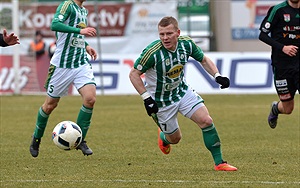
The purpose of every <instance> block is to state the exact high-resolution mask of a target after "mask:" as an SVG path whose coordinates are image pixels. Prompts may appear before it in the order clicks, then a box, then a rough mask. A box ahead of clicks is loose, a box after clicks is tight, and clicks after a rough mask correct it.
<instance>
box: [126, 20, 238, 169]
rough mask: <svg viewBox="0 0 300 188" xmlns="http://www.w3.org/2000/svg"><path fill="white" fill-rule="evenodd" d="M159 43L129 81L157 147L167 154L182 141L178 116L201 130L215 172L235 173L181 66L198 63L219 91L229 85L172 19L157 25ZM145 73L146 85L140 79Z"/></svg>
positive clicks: (146, 53) (137, 64) (139, 61)
mask: <svg viewBox="0 0 300 188" xmlns="http://www.w3.org/2000/svg"><path fill="white" fill-rule="evenodd" d="M158 33H159V38H160V40H156V41H154V42H152V43H151V44H150V45H148V46H147V47H146V48H145V49H144V50H143V52H142V53H141V55H140V57H139V58H138V59H137V60H136V62H135V64H134V67H133V68H132V69H131V71H130V74H129V77H130V81H131V83H132V84H133V86H134V87H135V89H136V90H137V92H138V93H139V94H140V95H141V98H142V99H143V100H144V105H145V108H146V111H147V114H148V115H149V116H152V117H153V119H154V121H155V122H156V123H157V124H158V126H159V129H158V145H159V148H160V150H161V151H162V152H163V153H164V154H169V153H170V150H171V144H177V143H178V142H179V141H180V139H181V131H180V128H179V125H178V120H177V115H178V112H179V113H181V114H183V115H184V116H185V117H187V118H189V119H191V120H192V121H194V122H195V123H196V124H197V125H198V126H199V128H200V129H201V130H202V133H203V138H204V143H205V146H206V148H207V149H208V150H209V151H210V152H211V154H212V157H213V160H214V164H215V166H214V168H215V170H217V171H236V170H237V168H236V167H234V166H232V165H229V164H227V162H225V161H224V160H223V157H222V152H221V143H220V139H219V136H218V133H217V130H216V127H215V125H214V123H213V120H212V118H211V117H210V115H209V112H208V110H207V108H206V106H205V105H204V100H203V99H202V98H201V96H200V95H198V94H197V93H196V92H195V91H194V90H193V89H192V88H191V87H190V86H189V85H188V84H187V83H186V80H185V78H184V66H185V65H186V63H187V62H188V59H189V57H190V56H191V57H193V58H194V59H195V60H197V61H199V62H200V63H201V65H202V66H203V68H204V69H205V70H206V71H207V72H208V73H209V74H210V75H212V76H214V78H215V80H216V82H217V83H219V84H220V85H221V88H222V89H223V88H228V87H229V85H230V81H229V79H228V78H227V77H224V76H221V74H220V73H219V71H218V69H217V67H216V66H215V64H214V63H213V62H212V61H211V60H210V59H209V58H208V57H207V56H205V55H204V53H203V51H202V50H201V49H200V48H199V47H198V46H197V45H196V44H195V43H194V42H193V41H192V39H191V38H190V37H188V36H180V29H179V27H178V22H177V20H176V19H175V18H174V17H164V18H162V19H161V20H160V22H159V23H158ZM144 73H145V83H146V84H145V85H144V82H143V80H142V79H141V75H142V74H144Z"/></svg>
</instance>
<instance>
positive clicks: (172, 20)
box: [158, 16, 179, 30]
mask: <svg viewBox="0 0 300 188" xmlns="http://www.w3.org/2000/svg"><path fill="white" fill-rule="evenodd" d="M171 24H173V25H174V28H175V29H176V30H177V29H179V28H178V21H177V20H176V18H174V17H172V16H165V17H163V18H162V19H161V20H160V21H159V23H158V26H160V27H167V26H168V25H171Z"/></svg>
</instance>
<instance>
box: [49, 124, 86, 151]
mask: <svg viewBox="0 0 300 188" xmlns="http://www.w3.org/2000/svg"><path fill="white" fill-rule="evenodd" d="M52 140H53V142H54V144H55V145H56V146H57V147H58V148H60V149H63V150H72V149H75V148H76V147H77V146H78V145H79V144H80V143H81V141H82V131H81V129H80V127H79V126H78V125H77V124H76V123H74V122H72V121H62V122H60V123H58V124H57V125H56V126H55V128H54V129H53V132H52Z"/></svg>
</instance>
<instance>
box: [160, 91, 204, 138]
mask: <svg viewBox="0 0 300 188" xmlns="http://www.w3.org/2000/svg"><path fill="white" fill-rule="evenodd" d="M202 106H204V100H203V99H202V98H201V96H200V95H198V94H197V93H196V92H195V91H193V90H192V89H190V88H189V89H188V90H187V91H186V93H185V95H184V96H183V97H182V99H181V100H180V101H178V102H176V103H174V104H171V105H169V106H165V107H162V108H160V109H159V111H158V112H157V118H158V123H159V125H160V128H161V130H162V131H163V132H164V133H165V134H172V133H174V132H175V131H177V130H178V127H179V125H178V119H177V114H178V112H179V113H181V114H182V115H184V116H185V117H188V118H191V117H192V115H193V114H194V112H195V111H196V110H198V109H199V108H201V107H202Z"/></svg>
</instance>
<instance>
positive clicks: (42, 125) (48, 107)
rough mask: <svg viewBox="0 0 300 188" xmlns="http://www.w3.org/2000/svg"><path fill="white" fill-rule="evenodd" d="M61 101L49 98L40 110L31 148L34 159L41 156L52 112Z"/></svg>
mask: <svg viewBox="0 0 300 188" xmlns="http://www.w3.org/2000/svg"><path fill="white" fill-rule="evenodd" d="M59 99H60V98H52V97H49V96H47V97H46V100H45V102H44V104H43V105H42V106H41V107H40V108H39V111H38V113H37V119H36V124H35V129H34V133H33V135H32V141H31V144H30V148H29V151H30V153H31V155H32V156H33V157H37V156H38V155H39V146H40V143H41V138H42V137H43V135H44V132H45V129H46V126H47V122H48V118H49V116H50V114H51V112H52V111H53V110H54V109H55V108H56V106H57V104H58V102H59Z"/></svg>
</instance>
